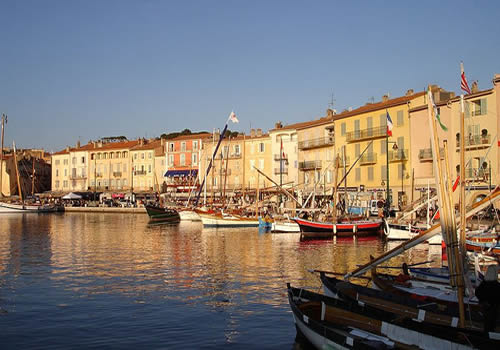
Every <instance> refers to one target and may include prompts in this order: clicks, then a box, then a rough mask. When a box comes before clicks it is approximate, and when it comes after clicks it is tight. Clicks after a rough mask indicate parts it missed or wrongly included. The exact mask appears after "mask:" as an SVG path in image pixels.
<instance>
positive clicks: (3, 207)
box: [0, 203, 39, 213]
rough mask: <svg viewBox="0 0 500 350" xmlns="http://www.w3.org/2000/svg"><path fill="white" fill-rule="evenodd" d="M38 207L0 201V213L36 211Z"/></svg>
mask: <svg viewBox="0 0 500 350" xmlns="http://www.w3.org/2000/svg"><path fill="white" fill-rule="evenodd" d="M38 212H39V210H38V207H36V206H30V205H22V204H9V203H0V213H38Z"/></svg>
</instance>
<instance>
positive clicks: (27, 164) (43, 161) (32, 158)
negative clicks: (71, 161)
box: [0, 148, 51, 197]
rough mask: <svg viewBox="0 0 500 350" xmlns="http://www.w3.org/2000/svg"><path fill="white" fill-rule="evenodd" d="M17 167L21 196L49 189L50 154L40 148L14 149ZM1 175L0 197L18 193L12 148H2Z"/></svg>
mask: <svg viewBox="0 0 500 350" xmlns="http://www.w3.org/2000/svg"><path fill="white" fill-rule="evenodd" d="M16 159H17V168H18V170H19V181H20V183H21V189H22V191H23V196H24V197H26V196H27V195H31V193H32V192H33V193H41V192H45V191H48V190H50V178H51V165H50V156H48V155H47V154H46V153H45V151H44V150H40V149H18V150H16ZM0 161H1V162H2V167H1V171H2V176H1V183H0V189H1V193H0V197H2V196H7V197H8V196H12V195H19V190H18V186H17V177H16V167H15V163H14V154H13V151H12V149H10V148H4V154H3V155H0Z"/></svg>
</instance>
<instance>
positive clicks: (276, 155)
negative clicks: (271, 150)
mask: <svg viewBox="0 0 500 350" xmlns="http://www.w3.org/2000/svg"><path fill="white" fill-rule="evenodd" d="M280 159H281V160H288V156H287V155H286V154H285V155H284V156H283V155H282V156H281V158H280V155H279V154H275V155H274V160H275V161H277V162H279V161H280Z"/></svg>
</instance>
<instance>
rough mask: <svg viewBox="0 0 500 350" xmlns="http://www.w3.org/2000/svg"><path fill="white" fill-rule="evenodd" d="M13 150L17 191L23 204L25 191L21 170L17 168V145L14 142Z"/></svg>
mask: <svg viewBox="0 0 500 350" xmlns="http://www.w3.org/2000/svg"><path fill="white" fill-rule="evenodd" d="M12 148H13V149H14V165H15V167H16V178H17V190H18V191H19V198H20V199H21V203H22V202H24V201H23V191H22V190H21V181H20V180H19V168H18V167H17V157H16V143H15V142H14V141H12Z"/></svg>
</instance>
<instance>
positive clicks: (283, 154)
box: [281, 139, 286, 159]
mask: <svg viewBox="0 0 500 350" xmlns="http://www.w3.org/2000/svg"><path fill="white" fill-rule="evenodd" d="M285 158H286V156H285V151H284V150H283V139H281V159H285Z"/></svg>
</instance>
